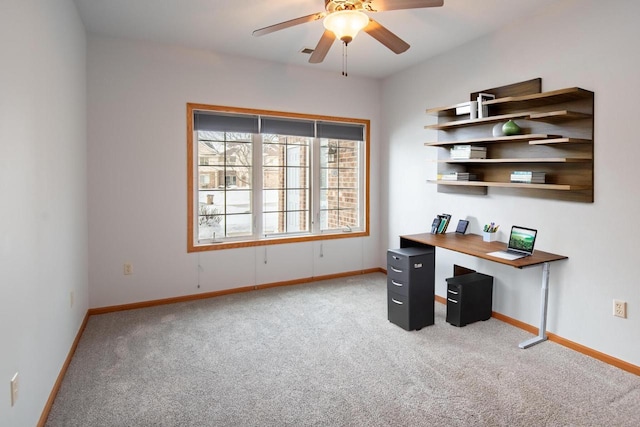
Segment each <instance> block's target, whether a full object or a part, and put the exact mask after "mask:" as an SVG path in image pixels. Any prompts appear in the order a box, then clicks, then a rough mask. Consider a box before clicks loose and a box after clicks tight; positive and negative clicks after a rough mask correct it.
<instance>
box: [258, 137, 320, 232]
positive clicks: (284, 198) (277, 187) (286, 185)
mask: <svg viewBox="0 0 640 427" xmlns="http://www.w3.org/2000/svg"><path fill="white" fill-rule="evenodd" d="M263 141H264V143H263V145H262V150H263V156H262V159H263V160H262V163H263V212H264V214H263V215H264V216H263V230H264V232H265V234H281V233H297V232H302V231H309V223H310V221H309V212H310V211H309V197H310V192H309V189H310V182H309V176H310V161H309V152H310V149H309V147H310V145H311V143H312V141H313V140H312V139H311V138H305V137H295V136H287V135H263Z"/></svg>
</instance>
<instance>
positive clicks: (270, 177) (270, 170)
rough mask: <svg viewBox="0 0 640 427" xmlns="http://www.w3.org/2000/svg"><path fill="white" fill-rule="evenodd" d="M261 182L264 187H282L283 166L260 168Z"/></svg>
mask: <svg viewBox="0 0 640 427" xmlns="http://www.w3.org/2000/svg"><path fill="white" fill-rule="evenodd" d="M262 183H263V186H264V188H265V189H270V188H284V170H283V168H278V167H265V168H264V169H263V170H262Z"/></svg>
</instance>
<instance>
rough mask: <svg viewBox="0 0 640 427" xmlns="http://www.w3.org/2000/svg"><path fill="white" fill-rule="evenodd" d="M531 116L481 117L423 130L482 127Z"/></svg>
mask: <svg viewBox="0 0 640 427" xmlns="http://www.w3.org/2000/svg"><path fill="white" fill-rule="evenodd" d="M531 114H534V113H532V112H525V113H512V114H500V115H499V116H490V117H483V118H481V119H466V120H454V121H451V122H445V123H437V124H434V125H427V126H425V127H424V128H425V129H432V130H447V129H454V128H459V127H463V126H474V125H482V124H489V123H499V122H502V121H505V120H512V119H526V118H528V117H529V116H530V115H531Z"/></svg>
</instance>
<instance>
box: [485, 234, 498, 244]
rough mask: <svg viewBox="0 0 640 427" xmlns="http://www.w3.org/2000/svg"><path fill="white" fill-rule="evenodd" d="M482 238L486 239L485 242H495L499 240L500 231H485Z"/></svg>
mask: <svg viewBox="0 0 640 427" xmlns="http://www.w3.org/2000/svg"><path fill="white" fill-rule="evenodd" d="M482 240H484V241H485V242H494V241H496V240H498V233H496V232H495V231H494V232H493V233H489V232H488V231H483V232H482Z"/></svg>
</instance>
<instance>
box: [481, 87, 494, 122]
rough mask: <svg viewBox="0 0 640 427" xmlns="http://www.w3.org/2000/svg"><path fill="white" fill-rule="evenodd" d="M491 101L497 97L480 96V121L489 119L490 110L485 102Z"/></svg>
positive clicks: (490, 95)
mask: <svg viewBox="0 0 640 427" xmlns="http://www.w3.org/2000/svg"><path fill="white" fill-rule="evenodd" d="M490 99H496V96H495V95H493V94H490V93H479V94H478V118H479V119H482V118H485V117H489V108H488V107H487V106H486V105H484V102H485V101H489V100H490Z"/></svg>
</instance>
